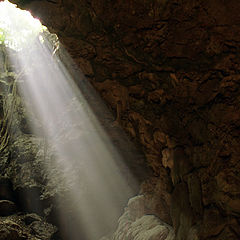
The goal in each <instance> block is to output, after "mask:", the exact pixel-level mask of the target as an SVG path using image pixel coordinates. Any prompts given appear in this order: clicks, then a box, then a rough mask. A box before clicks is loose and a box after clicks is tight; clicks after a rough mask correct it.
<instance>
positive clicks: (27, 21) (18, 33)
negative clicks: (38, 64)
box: [0, 1, 44, 50]
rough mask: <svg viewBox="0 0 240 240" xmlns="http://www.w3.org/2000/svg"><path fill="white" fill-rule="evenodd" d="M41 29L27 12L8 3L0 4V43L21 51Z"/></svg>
mask: <svg viewBox="0 0 240 240" xmlns="http://www.w3.org/2000/svg"><path fill="white" fill-rule="evenodd" d="M43 28H44V27H43V26H42V25H41V23H40V22H39V21H38V20H37V19H34V18H33V17H32V16H31V14H30V13H29V12H27V11H23V10H20V9H18V8H17V7H16V6H15V5H13V4H11V3H9V2H8V1H4V2H1V3H0V43H4V44H5V45H6V46H8V47H10V48H13V49H15V50H21V49H23V48H24V47H27V46H28V45H29V43H30V42H31V41H33V40H34V39H35V38H36V37H37V36H38V34H39V32H41V31H43Z"/></svg>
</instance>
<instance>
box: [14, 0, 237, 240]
mask: <svg viewBox="0 0 240 240" xmlns="http://www.w3.org/2000/svg"><path fill="white" fill-rule="evenodd" d="M13 2H17V4H18V5H19V6H20V7H22V8H25V9H29V10H30V11H31V12H32V13H33V14H34V15H35V16H37V17H38V18H40V19H41V21H42V23H43V24H45V25H46V26H47V27H48V28H49V30H50V31H53V32H55V33H56V34H57V35H58V36H59V38H60V40H61V42H62V43H63V44H64V46H65V48H66V49H67V51H68V52H69V53H70V55H71V56H72V57H73V58H74V60H75V62H76V63H77V64H78V66H79V67H80V69H81V70H82V71H83V73H84V74H85V76H86V77H87V78H88V79H89V81H90V82H91V83H92V85H93V86H94V87H95V88H96V89H97V91H98V92H99V93H100V94H101V96H102V98H103V99H105V101H106V103H107V104H108V106H109V108H110V109H112V111H113V112H114V113H115V116H116V120H117V121H118V122H119V123H120V124H121V125H122V126H123V128H124V129H125V130H126V132H127V133H128V134H129V136H130V137H131V138H133V139H134V140H136V141H137V142H138V143H139V144H140V145H141V146H142V149H143V151H144V153H145V156H146V159H147V162H148V164H149V165H150V166H151V168H152V170H153V172H154V174H153V177H152V178H149V180H148V181H146V182H145V183H144V184H143V185H142V190H141V191H142V194H144V196H145V198H146V199H148V200H147V203H146V204H148V206H149V211H150V212H151V213H152V214H154V215H156V216H157V217H159V218H160V219H161V220H163V221H165V222H166V223H169V224H172V225H173V228H174V230H175V233H176V239H177V240H180V239H181V240H185V239H213V240H215V239H216V240H217V239H219V240H224V239H226V240H229V239H233V240H235V239H239V238H240V232H239V229H240V227H239V225H240V197H239V196H240V195H239V194H240V190H239V181H240V176H239V168H240V161H239V149H240V148H239V147H240V146H239V145H240V144H239V143H240V141H239V126H240V112H239V91H240V90H239V89H240V88H239V80H240V75H239V71H240V65H239V48H240V44H239V43H240V39H239V36H240V35H239V31H240V27H239V23H240V15H239V11H240V2H239V1H238V0H229V1H222V0H214V1H203V0H198V1H191V0H184V1H175V0H168V1H164V0H161V1H157V0H152V1H149V0H144V1H134V0H121V1H107V0H93V1H87V0H81V1H74V0H71V1H70V0H69V1H67V0H62V1H31V0H28V1H21V0H18V1H13Z"/></svg>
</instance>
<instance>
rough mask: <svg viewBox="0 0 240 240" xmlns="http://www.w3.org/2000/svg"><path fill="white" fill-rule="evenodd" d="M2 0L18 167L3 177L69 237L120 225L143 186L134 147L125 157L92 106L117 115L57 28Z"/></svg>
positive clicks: (11, 142) (8, 147) (12, 160)
mask: <svg viewBox="0 0 240 240" xmlns="http://www.w3.org/2000/svg"><path fill="white" fill-rule="evenodd" d="M0 4H1V5H0V15H1V18H0V34H1V36H0V37H1V46H3V45H4V46H5V49H6V50H7V51H4V52H3V53H2V55H4V56H5V57H3V58H2V59H3V61H10V63H9V62H6V64H3V66H2V68H1V82H2V83H3V85H4V91H3V93H2V98H3V109H4V111H3V112H4V114H5V115H4V114H3V120H2V124H1V128H2V129H1V133H4V135H2V136H1V150H2V151H9V156H10V157H8V159H7V164H6V166H5V168H7V169H11V170H7V171H6V170H4V171H3V173H2V174H3V175H4V176H3V177H5V178H7V179H10V181H11V182H12V183H13V189H14V191H15V192H16V194H17V196H18V200H17V201H18V203H19V205H20V206H19V209H20V210H22V211H23V212H28V213H33V212H34V213H37V214H39V215H41V216H43V217H44V218H45V219H47V220H48V221H50V222H51V223H53V224H56V225H57V227H58V228H59V231H60V232H61V233H60V235H61V236H62V238H63V239H71V240H75V239H79V236H81V237H82V238H81V239H87V240H92V239H97V238H99V237H101V236H103V235H105V234H107V233H108V232H110V231H113V227H114V226H116V225H117V219H118V218H119V217H120V215H121V214H122V210H123V207H124V206H125V205H126V203H127V201H128V199H129V198H130V197H132V196H133V195H134V194H136V189H137V188H138V187H137V185H138V184H137V183H136V181H135V179H134V177H133V175H132V173H131V171H130V170H129V169H128V167H127V166H126V164H125V162H126V160H128V161H129V159H130V155H127V154H125V156H124V157H123V156H122V155H121V154H120V153H119V151H118V150H117V149H116V146H114V145H113V143H112V141H111V139H110V138H109V137H108V134H107V133H106V132H105V129H103V127H102V125H101V124H100V122H99V119H98V116H97V115H96V112H95V111H94V110H93V109H92V106H93V105H95V110H96V106H97V111H98V112H99V113H100V114H102V115H104V116H105V117H106V116H107V117H106V118H107V119H108V120H107V121H108V122H106V120H105V125H109V126H110V125H111V124H112V122H114V118H113V117H112V115H111V114H110V113H109V112H108V110H107V108H106V107H105V105H104V104H103V103H102V101H101V100H100V98H99V97H98V96H97V95H96V93H95V91H94V90H93V89H92V88H91V86H90V85H89V84H88V82H87V81H86V80H85V78H84V76H83V74H81V72H80V71H78V70H77V71H76V70H74V67H73V66H74V63H73V62H72V61H71V59H70V57H69V55H68V54H67V52H66V51H65V50H64V48H63V46H62V45H61V44H60V43H59V42H58V38H57V36H56V35H55V34H50V33H49V32H48V31H47V29H46V28H45V27H43V26H42V25H41V23H40V21H39V20H37V19H34V18H33V17H32V16H31V15H30V13H29V12H26V11H23V10H20V9H18V8H17V7H16V6H15V5H13V4H11V3H9V2H8V1H4V2H2V3H0ZM10 49H11V50H10ZM6 56H7V57H6ZM10 79H11V81H10ZM76 79H78V86H77V84H76V82H75V80H76ZM79 79H80V80H79ZM87 98H88V99H91V102H89V101H88V100H87ZM109 126H108V127H109ZM117 131H118V132H117V138H118V141H119V139H120V138H121V139H122V140H121V141H122V142H123V143H124V146H123V148H124V150H125V152H130V154H132V153H131V151H130V150H129V145H130V144H129V141H127V140H126V138H125V137H124V136H125V135H123V137H121V136H120V135H121V134H120V133H119V132H120V130H119V129H118V130H117ZM123 158H124V159H123ZM14 168H16V169H18V170H17V171H18V174H17V175H18V176H16V175H14V174H13V172H14V171H13V169H14ZM93 226H94V227H93Z"/></svg>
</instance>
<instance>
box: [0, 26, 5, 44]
mask: <svg viewBox="0 0 240 240" xmlns="http://www.w3.org/2000/svg"><path fill="white" fill-rule="evenodd" d="M5 39H6V35H5V31H4V30H3V29H2V28H0V44H3V43H4V42H5Z"/></svg>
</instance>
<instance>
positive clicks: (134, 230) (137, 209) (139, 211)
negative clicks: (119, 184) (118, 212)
mask: <svg viewBox="0 0 240 240" xmlns="http://www.w3.org/2000/svg"><path fill="white" fill-rule="evenodd" d="M110 239H111V240H123V239H128V240H173V239H174V231H173V228H172V227H171V226H169V225H168V224H166V223H164V222H162V221H161V220H160V219H158V218H157V217H156V216H154V215H147V211H146V206H145V199H144V196H141V195H140V196H137V197H134V198H131V199H130V200H129V202H128V205H127V207H126V208H125V211H124V214H123V215H122V216H121V217H120V218H119V225H118V228H117V230H116V231H115V232H114V234H113V235H112V236H110V237H103V238H101V239H100V240H110Z"/></svg>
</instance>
